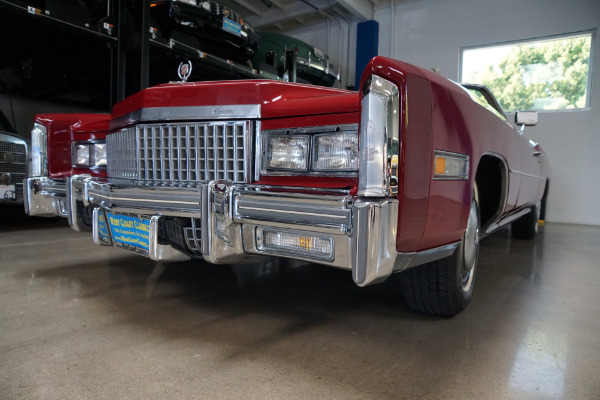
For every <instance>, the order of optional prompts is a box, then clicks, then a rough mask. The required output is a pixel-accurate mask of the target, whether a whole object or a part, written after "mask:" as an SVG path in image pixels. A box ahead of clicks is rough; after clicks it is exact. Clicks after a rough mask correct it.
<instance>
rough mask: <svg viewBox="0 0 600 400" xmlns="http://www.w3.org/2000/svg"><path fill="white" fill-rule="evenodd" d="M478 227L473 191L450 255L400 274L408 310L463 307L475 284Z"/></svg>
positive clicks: (445, 312) (443, 311)
mask: <svg viewBox="0 0 600 400" xmlns="http://www.w3.org/2000/svg"><path fill="white" fill-rule="evenodd" d="M479 226H480V220H479V205H478V201H477V190H475V192H474V194H473V198H472V200H471V210H470V212H469V221H468V222H467V229H466V230H465V234H464V235H463V237H462V240H461V242H460V245H459V246H458V248H457V249H456V250H455V251H454V254H453V255H451V256H450V257H446V258H443V259H441V260H436V261H433V262H430V263H427V264H424V265H420V266H418V267H414V268H410V269H408V270H406V271H404V272H402V273H401V282H402V291H403V294H404V298H405V299H406V302H407V303H408V305H409V307H410V308H411V309H413V310H415V311H418V312H422V313H426V314H432V315H439V316H452V315H456V314H458V313H459V312H461V311H462V310H464V309H465V308H466V307H467V305H468V304H469V302H470V301H471V298H472V297H473V287H474V285H475V272H476V271H477V264H478V258H479Z"/></svg>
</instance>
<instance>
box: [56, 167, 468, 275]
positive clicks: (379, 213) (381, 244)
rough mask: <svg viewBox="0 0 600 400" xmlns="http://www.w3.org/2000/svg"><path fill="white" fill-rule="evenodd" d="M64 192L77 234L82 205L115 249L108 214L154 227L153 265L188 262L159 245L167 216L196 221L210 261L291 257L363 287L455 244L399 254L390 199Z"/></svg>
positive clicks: (220, 187)
mask: <svg viewBox="0 0 600 400" xmlns="http://www.w3.org/2000/svg"><path fill="white" fill-rule="evenodd" d="M66 192H67V201H66V204H67V208H68V210H67V214H68V216H69V222H70V224H71V226H72V227H73V228H74V229H76V230H82V229H81V224H80V221H81V220H82V215H80V214H81V210H83V209H84V207H83V206H86V207H87V208H88V209H89V208H90V207H91V208H92V209H93V213H92V214H93V218H92V221H93V223H92V231H93V236H94V241H95V242H96V243H97V244H99V245H115V244H117V243H115V241H114V240H113V239H112V237H111V235H112V234H111V233H110V230H107V229H106V228H105V225H104V224H105V223H106V216H107V215H108V214H107V213H108V212H110V213H111V215H114V214H118V215H130V216H131V215H134V216H140V217H142V218H143V219H144V220H147V221H149V223H148V225H149V231H148V232H149V235H148V236H149V246H148V249H147V251H144V255H146V256H148V257H150V258H151V259H154V260H166V261H175V260H182V259H189V258H190V255H189V254H186V253H184V252H181V251H179V250H177V249H176V248H175V247H172V246H171V245H168V244H167V245H165V244H161V243H160V240H158V237H159V221H160V219H161V218H163V217H179V218H190V219H191V220H192V221H198V222H197V224H198V225H197V226H195V225H194V226H193V229H192V228H188V229H192V230H193V231H194V232H193V235H197V236H193V238H192V239H190V240H189V241H191V242H195V243H196V245H197V249H196V250H197V253H198V255H201V256H202V258H204V259H205V260H206V261H208V262H210V263H215V264H229V263H238V262H251V261H252V260H255V259H257V257H260V256H277V257H288V258H293V259H298V260H305V261H309V262H315V263H320V264H324V265H329V266H333V267H337V268H342V269H347V270H351V271H352V276H353V279H354V282H355V283H356V284H357V285H359V286H365V285H369V284H372V283H377V282H382V281H384V280H385V279H386V278H387V277H388V276H389V275H390V274H391V273H392V272H395V271H401V270H404V269H406V268H409V267H412V266H415V265H419V264H422V263H424V262H428V261H431V260H435V259H438V258H442V257H446V256H449V255H451V254H452V253H453V252H454V250H455V248H456V246H457V243H454V244H450V245H448V246H443V247H439V248H436V249H432V250H428V251H425V252H410V253H398V252H397V251H396V231H397V220H398V202H397V201H396V200H392V199H378V200H363V199H360V198H356V197H353V196H350V195H347V194H342V193H340V194H339V195H332V194H324V193H318V192H314V193H308V194H301V193H292V192H288V191H285V192H283V191H281V190H280V188H279V190H278V189H277V188H269V187H262V186H261V187H259V186H255V185H246V184H234V183H232V182H229V181H213V182H211V183H209V184H204V185H199V186H198V187H193V188H192V187H157V186H126V185H115V184H110V183H106V182H101V181H99V180H95V179H92V178H90V177H89V176H74V177H72V178H71V179H69V180H68V182H67V190H66ZM101 228H102V229H101ZM101 230H102V232H104V233H103V234H101V233H100V231H101ZM266 231H271V232H283V233H290V234H295V235H300V236H309V237H319V238H325V240H328V241H329V242H330V243H331V254H330V255H329V256H327V257H323V256H321V255H319V254H306V253H303V254H299V253H298V252H294V251H290V250H285V249H284V250H282V249H277V248H272V247H271V248H265V247H264V246H262V243H263V242H262V240H263V237H262V235H263V234H264V232H266ZM106 232H108V234H105V233H106Z"/></svg>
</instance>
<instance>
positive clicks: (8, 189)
mask: <svg viewBox="0 0 600 400" xmlns="http://www.w3.org/2000/svg"><path fill="white" fill-rule="evenodd" d="M0 199H4V200H17V191H16V189H15V185H0Z"/></svg>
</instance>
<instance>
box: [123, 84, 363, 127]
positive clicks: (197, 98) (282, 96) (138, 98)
mask: <svg viewBox="0 0 600 400" xmlns="http://www.w3.org/2000/svg"><path fill="white" fill-rule="evenodd" d="M234 105H258V106H259V110H260V111H259V113H260V118H262V119H266V118H282V117H297V116H307V115H319V114H339V113H354V112H358V111H359V96H358V92H352V91H348V90H341V89H331V88H324V87H319V86H312V85H303V84H296V83H288V82H278V81H272V80H245V81H220V82H194V83H169V84H164V85H159V86H154V87H151V88H148V89H145V90H142V91H141V92H139V93H136V94H134V95H133V96H131V97H128V98H127V99H125V100H123V101H122V102H120V103H118V104H117V105H115V107H114V108H113V113H112V118H113V123H112V124H111V129H115V128H118V127H119V126H123V125H126V124H128V123H131V122H135V117H133V116H134V115H135V113H136V112H138V111H140V110H142V109H149V108H164V107H196V106H234Z"/></svg>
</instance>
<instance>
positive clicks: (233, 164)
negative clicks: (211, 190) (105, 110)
mask: <svg viewBox="0 0 600 400" xmlns="http://www.w3.org/2000/svg"><path fill="white" fill-rule="evenodd" d="M251 134H252V123H251V122H250V121H209V122H191V123H157V124H138V125H134V126H131V127H128V128H125V129H122V130H121V131H117V132H114V133H111V134H109V135H107V137H106V144H107V158H108V177H109V179H111V180H113V181H115V180H116V181H117V182H119V181H126V182H130V181H137V182H138V183H140V184H160V185H179V184H194V183H200V182H209V181H214V180H227V181H231V182H234V183H244V182H248V179H249V177H250V171H249V168H250V167H251V163H250V162H249V161H248V160H249V155H250V154H251V148H250V146H251V144H252V141H251V139H250V137H251Z"/></svg>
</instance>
